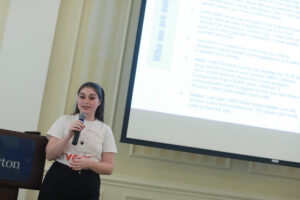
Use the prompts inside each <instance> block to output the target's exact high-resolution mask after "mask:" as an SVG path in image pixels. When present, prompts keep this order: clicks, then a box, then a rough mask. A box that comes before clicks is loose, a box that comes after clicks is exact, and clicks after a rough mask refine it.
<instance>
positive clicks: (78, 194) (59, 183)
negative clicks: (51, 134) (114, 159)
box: [38, 162, 101, 200]
mask: <svg viewBox="0 0 300 200" xmlns="http://www.w3.org/2000/svg"><path fill="white" fill-rule="evenodd" d="M100 184H101V180H100V176H99V174H97V173H95V172H93V171H91V170H81V171H80V172H79V171H74V170H72V169H71V168H70V167H69V166H67V165H64V164H62V163H59V162H54V163H53V164H52V166H51V167H50V169H49V171H48V172H47V174H46V176H45V178H44V181H43V183H42V185H41V189H40V192H39V197H38V200H50V199H51V200H68V199H70V200H71V199H72V200H99V197H100Z"/></svg>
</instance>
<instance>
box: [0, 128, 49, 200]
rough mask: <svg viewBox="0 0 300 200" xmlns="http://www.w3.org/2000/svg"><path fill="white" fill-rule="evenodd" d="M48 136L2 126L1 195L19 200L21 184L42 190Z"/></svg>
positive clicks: (0, 133)
mask: <svg viewBox="0 0 300 200" xmlns="http://www.w3.org/2000/svg"><path fill="white" fill-rule="evenodd" d="M47 142H48V140H47V138H46V137H45V136H40V135H34V134H29V133H21V132H16V131H11V130H4V129H0V196H1V199H5V200H17V198H18V192H19V188H24V189H33V190H39V189H40V185H41V183H42V179H43V173H44V167H45V161H46V155H45V148H46V145H47Z"/></svg>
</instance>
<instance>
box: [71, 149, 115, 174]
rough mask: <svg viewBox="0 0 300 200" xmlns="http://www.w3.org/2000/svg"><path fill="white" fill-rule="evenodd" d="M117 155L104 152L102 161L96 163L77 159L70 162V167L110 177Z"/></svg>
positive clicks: (86, 159) (87, 159) (90, 160)
mask: <svg viewBox="0 0 300 200" xmlns="http://www.w3.org/2000/svg"><path fill="white" fill-rule="evenodd" d="M114 162H115V153H113V152H103V153H102V155H101V161H100V162H98V161H95V160H92V159H90V158H75V159H74V160H73V161H71V162H70V167H71V168H72V169H73V170H82V169H90V170H92V171H94V172H96V173H98V174H107V175H110V174H112V172H113V169H114Z"/></svg>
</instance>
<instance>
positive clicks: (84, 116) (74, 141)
mask: <svg viewBox="0 0 300 200" xmlns="http://www.w3.org/2000/svg"><path fill="white" fill-rule="evenodd" d="M85 118H86V114H85V113H80V114H79V120H80V121H82V122H84V120H85ZM79 136H80V131H74V137H73V140H72V144H73V145H77V143H78V140H79Z"/></svg>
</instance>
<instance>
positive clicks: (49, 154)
mask: <svg viewBox="0 0 300 200" xmlns="http://www.w3.org/2000/svg"><path fill="white" fill-rule="evenodd" d="M71 138H72V135H70V134H68V135H66V136H64V137H63V138H61V139H57V138H51V139H50V141H49V142H48V145H47V147H46V158H47V159H48V160H49V161H51V160H55V159H57V158H58V157H59V156H61V154H63V153H64V150H65V148H66V146H67V144H68V142H69V141H70V139H71Z"/></svg>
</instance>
